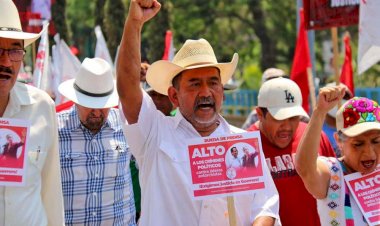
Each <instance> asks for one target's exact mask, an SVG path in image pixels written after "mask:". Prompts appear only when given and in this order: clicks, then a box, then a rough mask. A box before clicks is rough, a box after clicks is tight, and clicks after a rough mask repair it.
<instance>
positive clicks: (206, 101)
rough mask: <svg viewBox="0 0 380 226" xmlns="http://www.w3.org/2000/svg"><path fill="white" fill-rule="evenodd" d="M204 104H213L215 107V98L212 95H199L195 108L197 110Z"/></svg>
mask: <svg viewBox="0 0 380 226" xmlns="http://www.w3.org/2000/svg"><path fill="white" fill-rule="evenodd" d="M203 104H208V105H212V107H214V108H215V100H214V99H213V98H212V97H199V98H198V99H196V101H195V106H194V109H195V110H196V109H198V108H199V107H200V105H203Z"/></svg>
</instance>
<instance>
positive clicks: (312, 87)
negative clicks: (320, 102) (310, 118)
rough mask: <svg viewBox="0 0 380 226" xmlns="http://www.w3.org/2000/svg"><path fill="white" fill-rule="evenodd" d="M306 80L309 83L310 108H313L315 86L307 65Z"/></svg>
mask: <svg viewBox="0 0 380 226" xmlns="http://www.w3.org/2000/svg"><path fill="white" fill-rule="evenodd" d="M306 71H307V81H308V83H309V90H310V92H309V93H310V98H311V109H313V110H314V108H315V106H317V97H316V96H315V86H314V81H313V72H312V69H311V67H307V69H306Z"/></svg>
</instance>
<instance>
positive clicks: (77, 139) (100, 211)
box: [58, 58, 136, 226]
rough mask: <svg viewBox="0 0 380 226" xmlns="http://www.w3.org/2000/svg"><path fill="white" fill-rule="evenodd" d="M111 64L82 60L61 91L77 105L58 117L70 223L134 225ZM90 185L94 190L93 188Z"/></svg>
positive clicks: (128, 155)
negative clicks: (73, 77)
mask: <svg viewBox="0 0 380 226" xmlns="http://www.w3.org/2000/svg"><path fill="white" fill-rule="evenodd" d="M114 84H115V81H114V79H113V74H112V69H111V66H110V65H109V64H108V63H107V61H105V60H103V59H100V58H93V59H91V58H86V59H84V61H83V63H82V64H81V67H80V68H79V71H78V73H77V74H76V76H75V79H70V80H67V81H65V82H63V83H61V84H60V85H59V87H58V90H59V92H60V93H61V94H62V95H63V96H65V97H66V98H67V99H69V100H71V101H73V102H74V103H75V105H73V106H72V107H71V108H70V109H68V110H66V111H62V112H60V113H59V114H58V130H59V152H60V157H61V174H62V189H63V194H64V207H65V219H66V225H78V224H79V225H129V226H133V225H136V222H135V214H136V213H135V204H134V199H133V191H132V180H131V172H130V170H129V162H130V158H131V153H130V151H129V148H128V144H127V141H126V139H125V137H124V134H123V130H122V128H121V125H120V123H119V122H120V118H119V111H118V109H115V108H112V107H114V106H117V104H118V102H119V98H118V95H117V91H116V89H115V85H114ZM89 185H91V186H89Z"/></svg>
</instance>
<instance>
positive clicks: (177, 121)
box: [174, 108, 230, 135]
mask: <svg viewBox="0 0 380 226" xmlns="http://www.w3.org/2000/svg"><path fill="white" fill-rule="evenodd" d="M218 121H219V126H218V127H217V128H216V130H215V131H213V132H212V134H214V133H215V132H218V131H224V132H225V133H230V127H229V124H228V122H227V121H226V120H225V119H224V118H223V117H222V116H221V115H220V114H218ZM174 122H175V123H174V126H175V128H177V127H178V126H179V124H180V123H181V122H182V123H183V124H184V125H186V126H187V127H191V128H193V129H194V127H193V125H191V123H190V122H189V121H187V120H186V119H185V117H183V115H182V113H181V111H180V110H179V108H178V109H177V112H176V115H175V116H174ZM194 131H196V130H195V129H194ZM196 132H197V131H196ZM197 133H198V132H197ZM212 134H211V135H212Z"/></svg>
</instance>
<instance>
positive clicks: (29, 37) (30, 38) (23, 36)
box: [0, 25, 48, 47]
mask: <svg viewBox="0 0 380 226" xmlns="http://www.w3.org/2000/svg"><path fill="white" fill-rule="evenodd" d="M47 27H48V25H45V26H44V27H43V28H42V30H41V32H40V33H38V34H37V33H29V32H23V31H0V37H1V38H10V39H18V40H24V47H27V46H28V45H30V44H32V43H33V42H35V41H36V40H37V39H38V38H39V37H41V34H42V32H44V31H45V29H47Z"/></svg>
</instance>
